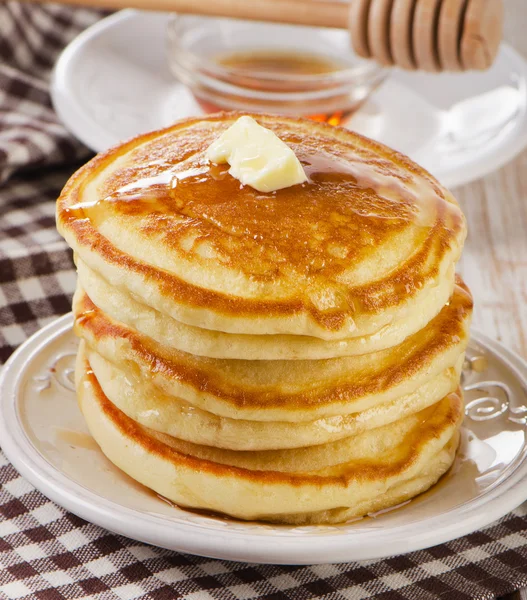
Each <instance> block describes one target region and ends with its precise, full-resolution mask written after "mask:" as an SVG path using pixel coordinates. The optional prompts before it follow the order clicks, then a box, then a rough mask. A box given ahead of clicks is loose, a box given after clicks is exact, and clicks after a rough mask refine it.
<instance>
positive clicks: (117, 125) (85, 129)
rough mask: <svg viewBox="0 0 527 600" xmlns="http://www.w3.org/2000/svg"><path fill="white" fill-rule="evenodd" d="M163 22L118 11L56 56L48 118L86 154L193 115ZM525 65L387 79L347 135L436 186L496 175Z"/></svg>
mask: <svg viewBox="0 0 527 600" xmlns="http://www.w3.org/2000/svg"><path fill="white" fill-rule="evenodd" d="M168 18H169V17H168V16H167V15H166V14H159V13H150V12H138V11H132V10H126V11H122V12H119V13H116V14H114V15H112V16H110V17H107V18H106V19H104V20H102V21H100V22H99V23H97V24H95V25H93V26H92V27H90V28H89V29H88V30H87V31H85V32H84V33H82V34H81V35H80V36H79V37H78V38H77V39H75V40H74V41H73V42H72V43H71V44H70V45H69V46H68V47H67V48H66V49H65V50H64V52H63V53H62V55H61V57H60V59H59V61H58V63H57V66H56V68H55V71H54V77H53V80H52V88H51V92H52V98H53V103H54V106H55V109H56V111H57V113H58V114H59V116H60V118H61V119H62V120H63V122H64V123H65V125H66V127H68V129H70V131H71V132H72V133H73V134H75V135H76V136H77V137H78V138H79V139H80V140H82V141H83V142H84V143H85V144H87V145H88V146H89V147H90V148H92V149H93V150H95V151H97V152H98V151H101V150H105V149H106V148H108V147H110V146H113V145H114V144H117V143H118V142H120V141H122V140H124V139H127V138H129V137H131V136H134V135H137V134H139V133H143V132H145V131H149V130H152V129H158V128H160V127H164V126H167V125H169V124H170V123H172V122H173V121H175V120H176V119H178V118H182V117H187V116H190V115H195V114H200V113H201V110H200V108H199V107H198V106H197V104H196V103H195V102H194V99H193V97H192V95H191V94H190V92H189V91H188V90H187V89H186V88H185V87H184V86H183V85H182V84H180V83H178V82H177V81H176V80H175V79H174V77H173V76H172V75H171V73H170V72H169V68H168V65H167V60H166V47H165V38H166V35H165V31H166V24H167V19H168ZM526 89H527V63H526V62H525V60H524V59H523V58H522V57H521V56H520V55H519V54H517V53H516V52H515V51H514V50H513V49H512V48H510V47H508V46H507V45H504V46H503V47H502V49H501V52H500V55H499V57H498V60H497V62H496V63H495V65H494V66H493V67H492V69H491V70H490V71H487V72H485V73H464V74H441V75H427V74H423V73H403V72H400V71H394V72H393V74H392V75H391V76H390V77H389V79H388V80H387V81H386V83H385V84H384V85H383V86H381V88H380V89H379V90H378V91H377V92H376V93H375V94H374V96H373V97H372V99H371V100H370V101H369V102H368V103H367V104H366V105H364V106H363V108H362V109H361V110H360V111H359V112H358V113H356V114H355V116H354V117H353V118H352V119H351V121H350V123H349V127H350V128H352V129H355V130H357V131H359V132H360V133H363V134H365V135H367V136H369V137H372V138H374V139H377V140H379V141H382V142H384V143H386V144H388V145H389V146H392V147H394V148H396V149H397V150H400V151H401V152H404V153H405V154H408V155H409V156H410V157H411V158H413V159H414V160H415V161H416V162H418V163H419V164H421V165H422V166H423V167H425V168H427V169H428V170H429V171H430V172H432V173H433V174H434V175H436V177H438V178H439V179H440V180H441V181H442V183H443V184H444V185H447V186H451V187H453V186H456V185H461V184H463V183H468V182H469V181H472V180H474V179H477V178H479V177H482V176H483V175H486V174H487V173H489V172H491V171H493V170H495V169H497V168H499V167H501V166H502V165H504V164H505V163H506V162H508V161H509V160H511V159H512V158H513V157H514V156H515V155H516V154H518V152H520V151H521V150H522V149H523V148H524V146H525V145H526V144H527V110H526V104H527V92H526Z"/></svg>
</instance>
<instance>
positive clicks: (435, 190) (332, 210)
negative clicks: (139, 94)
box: [57, 113, 466, 340]
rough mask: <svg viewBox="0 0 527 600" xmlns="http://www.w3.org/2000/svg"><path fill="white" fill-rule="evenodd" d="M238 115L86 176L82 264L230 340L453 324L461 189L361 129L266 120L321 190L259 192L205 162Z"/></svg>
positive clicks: (75, 204) (78, 199)
mask: <svg viewBox="0 0 527 600" xmlns="http://www.w3.org/2000/svg"><path fill="white" fill-rule="evenodd" d="M239 116H240V114H238V113H234V114H233V113H222V114H217V115H211V116H207V117H203V118H199V119H189V120H186V121H181V122H179V123H176V124H175V125H173V126H172V127H170V128H167V129H165V130H161V131H158V132H153V133H150V134H146V135H143V136H139V137H137V138H135V139H133V140H131V141H129V142H127V143H125V144H123V145H121V146H119V147H117V148H114V149H112V150H109V151H108V152H106V153H104V154H101V155H99V156H97V157H96V158H94V159H93V160H92V161H90V162H89V163H88V164H87V165H86V166H85V167H83V168H82V169H81V170H80V171H78V172H77V173H76V174H75V175H74V176H73V177H72V178H71V180H70V181H69V183H68V184H67V186H66V188H65V189H64V191H63V193H62V195H61V197H60V199H59V201H58V215H57V220H58V227H59V230H60V231H61V233H62V234H63V235H64V237H65V238H66V240H67V241H68V243H69V244H70V245H71V246H72V247H73V249H74V250H75V251H76V252H77V253H78V255H79V257H80V258H81V259H82V260H83V261H84V262H85V263H86V264H87V265H88V266H89V267H90V268H91V269H92V270H94V271H95V272H97V273H99V274H100V275H101V276H102V277H104V278H105V279H106V280H107V281H110V282H112V285H114V286H116V287H117V288H120V289H122V290H123V291H125V292H126V293H129V294H132V296H133V297H135V298H137V299H138V300H139V301H140V302H142V303H144V304H146V305H148V306H151V307H152V308H155V309H156V310H158V311H160V312H161V313H163V314H167V315H169V316H171V317H173V318H174V319H176V320H178V321H181V322H183V323H186V324H188V325H195V326H196V325H197V326H199V327H201V328H204V329H212V330H216V331H223V332H228V333H250V334H256V335H259V334H292V335H306V336H313V337H318V338H321V339H327V340H331V339H335V340H336V339H344V338H350V337H359V336H364V335H371V334H373V333H375V332H378V331H380V330H381V329H382V328H384V327H387V326H389V325H390V324H391V323H393V322H396V321H397V320H400V319H402V318H405V317H407V316H408V315H409V314H412V313H413V312H415V311H418V310H422V307H423V306H424V304H428V305H429V304H430V303H432V304H433V305H434V307H435V311H433V312H434V313H435V314H437V313H438V312H439V311H440V309H441V308H442V306H443V305H444V303H445V302H446V301H447V300H448V297H449V296H450V294H451V292H452V289H453V285H454V276H453V270H454V264H455V262H456V261H457V259H458V258H459V255H460V252H461V249H462V245H463V241H464V238H465V234H466V231H465V221H464V218H463V215H462V213H461V211H460V209H459V207H458V205H457V203H456V202H455V200H454V199H453V198H452V196H451V195H450V194H449V193H448V192H447V190H445V189H444V188H442V187H441V186H440V185H439V184H438V183H437V181H435V179H433V178H432V177H431V176H430V175H429V174H428V173H427V172H425V171H424V170H423V169H421V168H420V167H418V166H417V165H415V164H414V163H412V162H411V161H410V160H409V159H408V158H406V157H404V156H402V155H400V154H398V153H396V152H394V151H393V150H390V149H388V148H386V147H384V146H382V145H380V144H376V143H374V142H372V141H370V140H367V139H365V138H362V137H360V136H358V135H356V134H354V133H352V132H350V131H348V130H345V129H341V128H336V127H332V126H329V125H325V124H320V123H315V122H312V121H309V120H303V119H292V118H285V117H276V116H264V115H254V118H255V119H256V120H257V121H259V122H260V124H262V125H263V126H265V127H267V128H269V129H271V130H273V131H274V132H275V133H276V134H277V135H278V136H279V137H280V138H281V139H282V140H283V141H285V142H286V143H287V144H288V145H289V146H290V147H291V148H292V149H293V151H294V152H295V154H296V155H297V157H298V158H299V159H300V160H301V161H302V163H303V165H304V167H305V170H306V172H307V174H308V177H309V181H308V182H307V183H305V184H301V185H297V186H293V187H290V188H286V189H283V190H279V191H277V192H273V193H267V194H264V193H261V192H257V191H256V190H254V189H252V188H251V187H247V186H241V185H240V182H239V181H237V180H236V179H234V178H233V177H231V176H230V175H229V174H228V173H227V169H226V168H223V167H217V166H213V165H212V166H211V165H210V164H209V163H208V162H207V160H206V159H205V151H206V149H207V148H208V146H209V145H210V144H211V143H212V142H213V141H214V140H215V139H216V138H217V137H218V136H219V135H220V134H221V133H222V132H223V131H224V130H225V129H226V128H227V127H229V126H230V125H231V124H232V123H233V122H234V121H235V120H236V119H237V118H238V117H239Z"/></svg>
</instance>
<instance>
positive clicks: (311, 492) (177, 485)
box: [76, 353, 463, 523]
mask: <svg viewBox="0 0 527 600" xmlns="http://www.w3.org/2000/svg"><path fill="white" fill-rule="evenodd" d="M76 381H77V392H78V400H79V405H80V407H81V410H82V412H83V414H84V417H85V419H86V422H87V425H88V428H89V430H90V432H91V434H92V435H93V437H94V438H95V440H96V441H97V443H98V444H99V445H100V447H101V449H102V451H103V452H104V453H105V454H106V456H107V457H108V458H109V460H110V461H112V462H113V463H114V464H116V465H117V466H118V467H119V468H120V469H122V470H123V471H124V472H125V473H127V474H129V475H130V476H131V477H133V478H134V479H135V480H137V481H139V482H140V483H142V484H144V485H146V486H147V487H150V488H151V489H153V490H154V491H156V492H157V493H159V494H161V495H163V496H165V497H166V498H168V499H169V500H171V501H173V502H175V503H176V504H178V505H180V506H183V507H190V508H195V509H205V510H211V511H217V512H221V513H224V514H227V515H229V516H232V517H236V518H240V519H248V520H254V519H258V520H270V521H276V522H288V523H312V522H316V523H323V522H326V523H331V522H340V521H342V520H345V519H347V518H350V517H352V516H361V515H363V514H367V513H368V512H371V511H372V510H380V509H381V508H384V507H386V506H391V505H394V504H397V503H399V502H402V501H404V500H406V499H408V498H410V497H412V496H414V495H416V494H417V493H420V492H422V491H424V490H426V489H428V488H429V487H430V486H431V485H433V484H434V483H435V482H436V481H437V480H438V479H439V477H440V476H441V475H443V474H444V473H445V472H446V470H447V469H448V468H449V467H450V465H451V464H452V461H453V459H454V455H455V450H456V448H457V445H458V441H459V427H460V424H461V421H462V417H463V409H462V408H463V406H462V400H461V397H460V395H459V394H458V393H453V394H450V395H448V396H447V397H446V398H444V399H443V400H441V401H440V402H438V403H437V404H435V405H434V406H432V407H429V408H427V409H425V410H424V411H421V412H420V413H417V414H415V415H410V416H408V417H406V418H404V419H402V420H401V421H398V422H397V423H395V424H390V425H386V426H384V427H382V428H379V429H375V430H370V431H366V432H364V433H362V434H360V435H357V436H354V437H353V438H348V439H345V440H342V441H339V442H335V443H333V444H328V445H322V446H315V447H311V448H301V449H298V450H282V451H267V452H256V453H253V452H233V451H229V450H221V449H216V448H211V447H207V446H201V445H197V444H189V443H188V442H184V441H182V440H178V439H177V438H174V437H171V436H167V435H164V434H161V433H158V432H155V431H153V430H150V429H147V428H145V427H143V426H141V425H139V424H137V423H135V422H134V421H133V420H131V419H129V418H128V417H127V416H126V415H125V414H124V413H123V412H121V411H120V410H119V409H118V408H117V407H116V406H115V405H113V404H112V403H111V402H110V400H109V399H108V398H107V397H106V396H105V394H104V393H103V391H102V389H101V387H100V385H99V383H98V381H97V379H96V377H95V375H94V374H93V371H92V370H91V368H90V364H89V363H88V362H87V361H86V359H85V358H84V356H83V354H82V353H79V357H78V361H77V373H76Z"/></svg>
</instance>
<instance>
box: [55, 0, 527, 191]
mask: <svg viewBox="0 0 527 600" xmlns="http://www.w3.org/2000/svg"><path fill="white" fill-rule="evenodd" d="M144 12H147V13H148V14H150V15H158V16H159V17H160V18H164V17H165V16H166V18H168V16H167V15H166V13H157V12H155V11H140V10H136V9H124V10H121V11H118V12H116V13H114V14H112V15H109V16H108V17H105V18H103V19H101V20H100V21H97V22H96V23H94V24H93V25H91V26H90V27H88V28H87V29H86V30H85V31H83V32H82V33H81V34H80V35H78V36H77V37H76V38H75V39H74V40H73V41H72V42H70V43H69V44H68V46H66V48H65V49H64V50H63V51H62V53H61V54H60V56H59V58H58V61H57V63H56V64H55V67H54V69H53V72H52V75H51V84H50V92H51V99H52V103H53V107H54V109H55V111H56V113H57V115H58V117H59V119H60V120H61V121H62V123H63V124H64V125H65V127H66V128H67V129H68V130H69V131H70V132H71V133H72V134H73V135H75V136H76V137H77V138H78V139H79V140H80V141H81V142H83V143H84V144H85V145H87V146H88V147H89V148H91V149H92V150H94V151H95V152H101V151H104V150H106V149H108V148H110V147H113V146H115V145H116V144H118V143H120V142H119V141H117V140H116V139H115V138H114V136H113V135H108V133H107V132H106V131H105V129H104V128H103V127H102V126H101V125H99V124H98V123H97V121H96V120H95V119H93V118H91V117H90V116H89V115H88V114H86V113H85V112H84V111H83V110H82V109H81V108H80V107H79V105H78V103H77V101H76V96H75V94H73V93H72V90H71V88H70V87H69V86H68V80H69V77H68V72H69V69H70V65H71V63H72V62H73V61H74V60H75V58H76V57H77V54H78V53H79V52H81V51H82V49H83V47H84V46H85V44H86V43H88V42H89V41H90V40H92V39H93V38H95V37H97V36H99V35H101V33H103V32H104V31H106V30H107V29H111V28H112V27H114V26H116V25H118V24H120V23H122V22H124V21H126V20H131V19H136V18H138V17H139V16H140V15H141V13H144ZM501 51H502V52H503V53H505V54H506V55H507V57H508V59H509V61H510V62H511V63H512V64H514V65H516V67H517V68H518V69H520V67H521V70H523V71H524V72H525V76H526V78H527V61H526V60H525V59H524V58H523V57H522V56H521V55H520V54H519V53H518V52H516V50H514V49H513V48H512V47H511V46H509V45H508V44H506V43H504V44H502V50H501ZM396 72H397V70H395V73H396ZM525 95H526V96H527V90H525ZM526 105H527V103H526ZM122 141H125V140H121V142H122ZM526 146H527V109H526V106H524V110H523V119H522V121H521V126H519V127H516V128H515V130H514V134H509V136H508V140H507V142H506V143H504V144H501V145H500V146H499V147H497V148H496V149H495V151H494V152H492V154H491V155H490V156H489V155H485V156H483V157H481V158H480V159H479V160H477V161H475V162H472V163H470V164H468V165H467V164H463V165H461V166H460V167H458V168H450V169H448V170H447V171H441V168H440V167H438V169H437V173H436V176H437V177H438V178H439V179H440V180H441V182H442V183H443V184H444V185H445V186H447V187H457V186H460V185H464V184H467V183H470V182H472V181H475V180H477V179H480V178H481V177H484V176H485V175H488V174H490V173H492V172H494V171H496V170H498V169H500V168H501V167H503V166H505V165H506V164H507V163H508V162H510V161H511V160H512V159H513V158H514V157H516V156H517V155H518V154H519V153H520V152H521V151H522V150H523V149H524V148H525V147H526Z"/></svg>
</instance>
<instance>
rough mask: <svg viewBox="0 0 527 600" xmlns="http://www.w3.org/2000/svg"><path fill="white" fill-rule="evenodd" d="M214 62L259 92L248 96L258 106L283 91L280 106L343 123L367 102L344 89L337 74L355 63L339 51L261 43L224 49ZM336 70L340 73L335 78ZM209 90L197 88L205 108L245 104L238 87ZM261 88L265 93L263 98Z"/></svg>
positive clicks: (231, 79) (229, 78) (232, 81)
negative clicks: (269, 47) (278, 47)
mask: <svg viewBox="0 0 527 600" xmlns="http://www.w3.org/2000/svg"><path fill="white" fill-rule="evenodd" d="M212 62H213V64H215V65H217V66H219V67H222V68H223V69H221V70H220V71H219V72H217V71H215V72H214V74H213V76H214V77H215V78H216V79H218V80H220V81H222V82H224V83H226V84H227V85H229V86H235V87H236V88H239V89H242V88H243V89H244V90H248V91H249V92H252V93H253V94H254V97H253V99H251V98H250V95H249V97H248V96H246V97H245V98H244V104H245V105H247V104H251V103H252V104H254V109H255V110H258V106H259V104H260V103H261V102H262V98H263V97H265V96H267V95H269V96H276V95H283V97H282V98H281V99H280V100H279V101H277V104H276V110H277V112H282V113H287V114H297V115H299V116H307V117H308V118H310V119H313V120H315V121H321V122H326V123H330V124H331V125H340V124H342V123H343V122H344V121H345V120H346V119H347V118H348V117H349V116H350V115H351V114H352V113H354V112H355V111H356V110H357V109H358V108H359V106H360V104H361V103H360V102H359V103H358V102H357V100H356V98H353V97H352V96H350V95H349V94H348V93H343V91H342V87H341V82H340V81H339V78H338V76H337V74H338V73H339V72H343V71H345V70H346V69H347V68H348V67H349V65H348V64H347V63H346V62H345V61H343V60H339V59H337V58H335V57H330V56H325V55H322V54H314V53H309V52H300V51H292V50H256V49H255V50H241V51H236V52H229V53H222V54H218V55H216V56H214V57H213V59H212ZM332 75H334V76H335V77H334V78H332ZM203 92H204V90H199V89H198V90H194V96H195V98H196V100H197V101H198V103H199V104H200V106H201V107H202V108H203V110H204V111H205V112H208V113H210V112H217V111H219V110H226V109H227V110H228V109H233V108H241V107H240V106H238V105H237V101H238V96H237V95H236V94H234V93H233V94H230V93H228V92H225V93H218V92H217V91H216V93H217V94H218V96H217V99H212V98H211V97H210V95H209V94H208V93H205V94H203ZM258 92H260V93H261V94H262V98H258ZM313 93H317V94H320V93H321V94H322V98H317V99H316V101H313V100H312V99H311V98H310V96H312V95H313ZM303 94H306V97H305V99H304V100H301V99H299V98H298V97H297V98H295V99H288V98H287V96H290V97H292V95H299V96H301V95H303ZM270 102H272V100H271V99H270V98H266V100H265V108H264V110H265V109H267V108H268V107H269V103H270ZM322 106H324V109H323V110H321V108H322ZM245 108H248V107H247V106H246V107H245ZM312 109H314V110H312Z"/></svg>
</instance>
